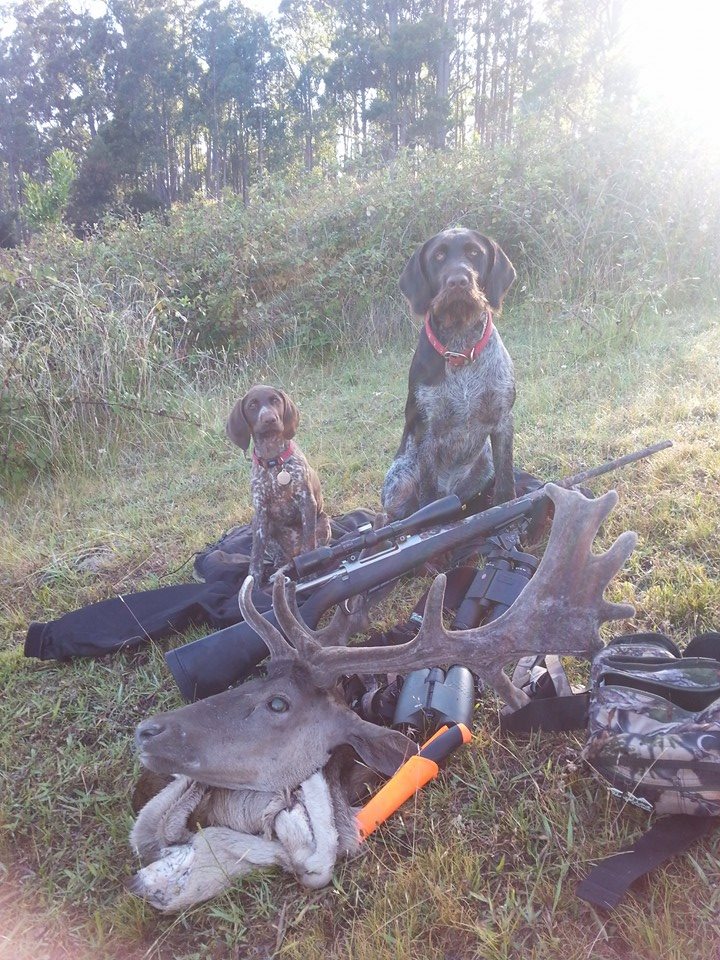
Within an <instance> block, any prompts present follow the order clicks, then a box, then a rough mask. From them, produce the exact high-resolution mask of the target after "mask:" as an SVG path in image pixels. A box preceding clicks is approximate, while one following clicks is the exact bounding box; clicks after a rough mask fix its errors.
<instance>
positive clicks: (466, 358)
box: [425, 309, 494, 367]
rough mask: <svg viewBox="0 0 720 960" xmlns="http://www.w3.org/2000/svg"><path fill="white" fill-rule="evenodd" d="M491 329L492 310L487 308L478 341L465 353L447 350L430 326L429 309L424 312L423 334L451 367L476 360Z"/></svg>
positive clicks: (484, 345) (462, 365)
mask: <svg viewBox="0 0 720 960" xmlns="http://www.w3.org/2000/svg"><path fill="white" fill-rule="evenodd" d="M493 329H494V328H493V318H492V311H491V310H489V309H488V310H486V311H485V329H484V330H483V335H482V336H481V337H480V339H479V340H478V342H477V343H476V344H475V346H474V347H471V348H470V349H469V350H467V351H466V352H465V353H456V352H455V351H454V350H448V349H447V347H444V346H443V345H442V344H441V343H440V341H439V340H438V338H437V337H436V336H435V334H434V333H433V329H432V327H431V326H430V311H428V312H427V313H426V314H425V336H426V337H427V338H428V340H429V341H430V345H431V346H432V347H433V348H434V349H435V350H437V352H438V353H439V354H440V356H441V357H442V358H443V359H444V360H445V361H446V362H447V363H449V364H450V366H451V367H464V366H465V364H466V363H472V362H473V360H477V358H478V357H479V356H480V354H481V353H482V351H483V350H484V349H485V347H486V346H487V342H488V340H489V339H490V336H491V334H492V332H493Z"/></svg>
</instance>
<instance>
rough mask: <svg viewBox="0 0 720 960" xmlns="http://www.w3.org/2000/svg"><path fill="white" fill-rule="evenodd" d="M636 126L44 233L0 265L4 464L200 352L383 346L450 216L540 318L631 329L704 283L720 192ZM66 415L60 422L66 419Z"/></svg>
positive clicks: (43, 455) (714, 269)
mask: <svg viewBox="0 0 720 960" xmlns="http://www.w3.org/2000/svg"><path fill="white" fill-rule="evenodd" d="M682 149H683V148H681V147H679V146H678V144H676V143H672V142H671V138H670V137H669V136H668V135H666V134H664V133H662V132H659V131H658V130H657V128H654V127H652V126H651V125H650V124H648V125H643V124H641V123H640V122H638V121H637V119H636V120H635V121H634V122H633V124H632V126H630V125H625V124H623V123H620V122H614V123H612V124H608V125H606V126H604V127H603V128H601V129H597V130H593V131H590V132H588V133H587V134H586V135H585V137H583V138H575V139H571V140H566V141H557V142H553V141H552V140H551V139H550V138H549V137H547V136H542V135H540V134H538V132H537V131H535V132H534V134H533V136H530V135H529V134H526V135H525V136H524V137H520V138H519V141H518V143H517V144H516V145H515V146H514V147H512V148H511V149H505V150H502V151H499V152H495V153H493V154H483V153H482V152H480V151H479V150H478V149H475V148H468V149H467V150H465V151H463V152H459V153H455V154H440V153H438V154H433V155H428V154H425V155H423V156H422V157H415V156H414V155H413V154H411V153H408V154H406V155H405V156H403V157H401V158H399V159H398V160H397V161H396V162H395V163H393V164H392V165H391V166H388V167H386V168H384V169H383V170H381V171H379V172H377V171H372V170H367V171H364V170H362V169H360V170H358V171H357V173H356V175H354V176H348V175H345V176H342V177H338V178H337V179H335V180H334V181H332V182H329V181H327V180H324V181H322V182H315V183H312V182H305V183H302V184H298V183H290V182H287V181H279V180H274V181H268V182H267V183H266V184H265V185H264V189H263V193H262V196H261V197H260V198H259V199H257V200H256V201H254V202H253V204H252V205H250V206H247V207H246V206H244V205H243V204H242V202H241V201H240V200H239V199H238V198H237V197H234V196H228V197H226V198H225V199H224V200H223V201H222V202H212V203H210V202H207V201H201V200H196V201H193V202H190V203H189V204H187V205H184V206H178V207H176V208H174V209H173V210H172V211H170V212H169V213H166V214H164V215H163V216H162V217H158V216H153V215H148V216H145V217H142V218H137V217H136V218H135V219H129V220H127V219H126V220H119V221H107V222H106V223H105V224H104V227H103V229H102V231H101V232H100V234H99V235H97V236H96V237H94V238H92V239H88V240H86V241H85V242H81V241H79V240H77V239H76V238H73V237H72V236H69V235H68V234H66V233H64V232H62V231H58V230H57V229H55V230H49V231H47V232H46V233H45V234H43V235H41V236H39V237H36V238H34V239H33V241H32V244H31V245H30V246H27V247H24V248H20V249H18V250H14V251H3V252H2V259H0V281H2V282H3V286H2V290H1V292H0V308H1V309H2V314H3V317H4V324H3V327H2V328H1V330H0V357H1V362H2V368H1V369H2V376H1V378H0V390H1V391H2V392H1V393H0V457H2V460H3V463H4V465H5V466H6V467H7V466H11V467H12V466H13V465H14V466H17V465H18V464H21V463H22V462H26V463H33V464H35V465H37V466H40V465H43V464H45V463H48V462H52V461H53V460H54V459H56V458H57V457H58V456H59V455H60V454H61V451H62V449H63V445H64V441H65V440H67V439H69V438H70V437H71V435H72V431H73V430H74V429H75V428H76V427H77V428H78V429H83V427H84V425H87V420H88V416H87V411H88V410H90V409H92V411H93V415H92V422H93V423H94V422H95V421H96V420H97V416H98V410H102V412H103V416H112V411H113V409H114V407H113V405H117V404H119V403H124V404H126V405H132V404H142V403H145V402H146V401H147V400H148V398H150V397H152V396H153V395H154V394H155V392H156V391H157V390H158V389H164V390H170V391H174V390H176V388H177V387H178V386H180V385H182V384H184V383H186V382H188V381H189V380H191V379H192V377H193V376H194V371H195V370H196V368H197V359H198V357H199V356H203V357H204V358H205V357H207V355H208V353H209V352H213V353H215V354H217V353H218V352H220V353H222V352H223V351H229V355H230V356H232V357H233V358H235V359H237V360H239V361H244V362H247V361H249V360H252V359H253V358H256V357H258V356H260V355H263V354H267V352H268V351H269V350H271V349H273V348H276V347H277V346H282V345H286V344H288V343H292V344H294V345H300V346H303V347H306V348H308V349H315V350H318V349H325V348H328V347H330V348H332V349H336V348H342V347H344V346H351V345H352V344H353V343H355V342H357V338H358V336H359V335H360V334H359V333H358V331H359V330H370V331H371V332H372V335H373V336H375V337H376V338H377V340H378V343H379V342H380V341H381V340H383V339H385V338H387V337H388V336H392V335H393V334H394V333H395V332H396V329H397V326H398V318H399V317H402V316H404V315H405V311H404V307H403V306H402V305H401V304H400V302H399V300H400V297H399V294H398V292H397V277H398V275H399V273H400V271H401V269H402V267H403V265H404V263H405V261H406V259H407V257H408V255H409V254H410V253H411V252H412V250H413V249H414V247H415V245H416V244H418V243H420V242H422V241H423V240H424V239H426V238H427V237H428V236H430V235H431V234H432V233H434V232H436V231H437V230H439V229H441V228H443V227H447V226H451V225H456V224H460V225H466V226H470V227H475V228H478V229H480V230H481V231H483V232H485V233H488V234H490V235H492V236H493V237H495V238H496V239H497V240H498V241H499V242H500V244H501V245H502V246H503V247H504V249H505V250H506V251H507V252H508V254H509V255H510V257H511V259H512V260H513V262H514V263H515V264H516V266H517V268H518V272H519V280H518V283H517V284H516V287H515V289H514V292H513V294H512V295H511V296H512V298H513V300H514V302H515V303H517V302H518V301H522V300H525V301H529V302H531V303H532V311H528V313H529V315H532V316H537V317H538V318H539V319H553V318H556V319H566V320H568V322H570V320H569V319H568V318H570V317H573V318H577V317H579V318H580V319H581V320H582V321H584V322H586V323H588V324H590V325H592V323H593V318H595V317H601V318H602V319H606V318H607V317H608V315H611V316H614V317H615V319H616V320H617V322H618V323H621V322H622V323H635V322H637V320H638V318H639V317H640V316H641V314H642V312H643V311H644V310H647V309H655V310H661V309H662V310H665V309H672V308H673V307H676V306H679V305H680V304H686V303H688V302H690V301H692V300H694V299H695V300H697V299H699V298H702V297H708V296H710V295H712V294H713V293H714V292H715V288H714V285H715V284H716V282H717V277H718V273H719V271H718V266H720V242H719V241H718V237H720V186H719V185H718V183H717V181H714V182H713V180H712V178H711V176H710V175H709V172H708V168H707V166H706V167H705V168H703V166H702V163H701V158H697V157H692V156H691V155H689V152H688V149H685V151H684V152H682ZM60 426H61V427H62V428H60Z"/></svg>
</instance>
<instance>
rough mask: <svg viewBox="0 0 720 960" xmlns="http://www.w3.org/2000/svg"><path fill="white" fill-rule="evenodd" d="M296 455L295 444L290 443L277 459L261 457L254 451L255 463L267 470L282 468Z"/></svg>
mask: <svg viewBox="0 0 720 960" xmlns="http://www.w3.org/2000/svg"><path fill="white" fill-rule="evenodd" d="M293 453H295V444H294V443H289V444H288V445H287V446H286V447H285V449H284V450H283V452H282V453H280V454H278V456H277V457H259V456H258V455H257V454H256V453H255V451H254V450H253V455H252V459H253V463H256V464H257V465H258V466H259V467H264V469H265V470H267V469H268V468H269V467H281V466H282V465H283V464H284V463H285V461H286V460H289V459H290V457H291V456H292V455H293Z"/></svg>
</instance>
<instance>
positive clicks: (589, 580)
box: [132, 484, 636, 909]
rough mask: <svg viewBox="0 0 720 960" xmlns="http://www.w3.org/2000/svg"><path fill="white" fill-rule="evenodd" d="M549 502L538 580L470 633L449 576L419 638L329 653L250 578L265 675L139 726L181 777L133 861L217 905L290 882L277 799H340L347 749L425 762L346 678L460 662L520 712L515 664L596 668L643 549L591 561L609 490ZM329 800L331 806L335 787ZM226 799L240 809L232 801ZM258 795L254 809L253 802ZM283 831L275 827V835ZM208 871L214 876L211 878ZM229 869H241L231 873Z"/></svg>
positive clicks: (555, 491)
mask: <svg viewBox="0 0 720 960" xmlns="http://www.w3.org/2000/svg"><path fill="white" fill-rule="evenodd" d="M547 493H548V496H549V497H550V499H551V500H552V501H553V503H554V506H555V516H554V521H553V525H552V530H551V534H550V539H549V542H548V545H547V548H546V550H545V554H544V556H543V559H542V561H541V563H540V566H539V567H538V570H537V572H536V574H535V576H534V577H533V578H532V580H531V581H530V583H529V584H528V586H527V587H525V589H524V590H523V592H522V593H521V594H520V596H519V597H518V599H517V600H516V601H515V603H514V604H513V605H512V606H511V607H510V609H509V610H508V611H507V612H506V613H505V614H503V616H501V617H500V618H499V619H497V620H495V621H492V622H491V623H488V624H483V625H481V626H480V627H477V628H475V629H472V630H456V631H451V630H448V629H447V628H446V627H445V626H444V625H443V622H442V611H443V598H444V591H445V577H444V576H443V575H440V576H438V577H437V579H436V580H435V582H434V583H433V586H432V587H431V589H430V592H429V594H428V599H427V603H426V606H425V614H424V618H423V624H422V626H421V628H420V630H419V632H418V634H417V636H416V637H415V638H414V639H413V640H411V641H409V642H408V643H405V644H399V645H397V646H389V647H345V646H338V645H331V641H332V639H333V637H332V635H331V632H328V631H325V632H324V633H320V632H314V631H311V630H309V629H308V627H307V626H306V625H305V624H304V623H303V622H302V619H301V617H300V614H299V612H298V609H297V605H296V603H295V597H294V591H293V590H290V591H289V592H288V591H287V590H286V585H285V582H284V581H283V579H282V578H279V577H278V578H277V579H276V581H275V584H274V589H273V606H274V610H275V615H276V618H277V622H278V624H279V627H280V628H281V630H282V632H281V630H278V629H276V628H275V627H274V626H272V625H271V624H270V623H268V621H267V620H265V619H264V618H263V617H262V616H261V615H260V614H259V613H258V612H257V610H256V609H255V607H254V605H253V603H252V599H251V592H252V578H248V579H247V580H246V581H245V583H244V584H243V587H242V589H241V591H240V606H241V608H242V611H243V614H244V617H245V620H246V621H247V622H248V623H249V624H250V625H251V626H252V627H253V629H254V630H256V632H257V633H258V634H259V635H260V636H261V637H262V639H263V640H264V642H265V643H266V644H267V647H268V650H269V652H270V660H269V662H268V669H267V676H266V677H263V678H256V679H253V680H251V681H249V682H248V683H245V684H242V686H240V687H237V688H235V689H232V690H227V691H225V692H224V693H221V694H217V695H216V696H214V697H209V698H208V699H206V700H201V701H199V702H197V703H193V704H190V705H188V706H185V707H181V708H180V709H178V710H173V711H170V712H168V713H164V714H159V715H157V716H156V717H154V718H151V719H149V720H145V721H143V723H141V724H140V725H139V726H138V729H137V733H136V741H137V744H138V748H139V751H140V759H141V762H142V763H143V764H144V765H145V766H146V767H148V768H149V769H150V770H152V771H154V772H156V773H165V774H180V775H182V778H181V779H180V780H179V781H174V782H173V784H172V785H171V787H172V788H173V789H172V791H171V793H170V794H169V795H168V796H169V797H172V798H173V803H171V804H170V805H168V804H166V805H165V806H163V804H162V803H160V802H159V801H158V805H157V807H156V808H152V810H151V811H150V812H148V814H145V809H143V811H141V813H140V817H139V818H138V822H137V824H136V826H135V828H134V830H133V835H132V836H133V844H134V846H135V848H136V849H137V850H138V852H139V853H140V854H141V855H142V856H144V857H146V858H150V859H152V857H154V856H156V855H157V854H158V853H159V854H160V856H161V858H163V860H164V861H168V858H172V857H176V858H177V863H175V861H173V864H174V865H173V864H171V866H172V870H171V872H173V877H175V876H176V874H178V873H180V874H184V873H189V874H193V873H194V872H197V870H198V869H200V867H199V866H198V865H199V864H202V870H203V871H209V872H210V873H212V874H213V877H212V882H211V883H208V884H206V885H205V886H204V887H202V889H204V890H213V891H216V892H217V891H218V890H219V889H223V888H224V886H227V884H228V883H229V882H230V879H231V877H232V876H233V875H237V873H238V872H244V871H245V869H246V867H248V866H249V865H250V864H253V865H263V864H265V863H266V862H268V860H269V859H272V862H273V863H275V864H278V865H280V866H282V867H283V868H284V869H288V865H287V864H288V863H291V858H290V859H288V857H287V855H285V854H282V855H281V854H280V853H279V852H278V849H277V847H273V846H270V847H268V846H265V844H272V842H273V841H272V839H268V838H267V823H268V822H269V819H268V818H271V814H272V813H274V811H275V809H276V804H277V802H278V801H277V797H278V796H282V797H287V796H288V794H289V795H290V796H292V795H294V792H296V791H298V789H300V790H303V789H305V784H306V782H308V781H309V780H310V779H311V778H312V777H313V775H314V774H316V773H318V772H319V771H323V770H325V771H326V774H327V776H329V781H328V782H330V783H332V784H333V785H337V784H340V786H342V779H343V777H342V775H340V774H338V772H337V770H336V769H335V768H334V767H333V765H332V763H330V761H331V758H332V756H333V754H334V752H335V751H336V750H337V749H338V748H339V747H340V746H341V745H344V744H347V745H350V746H352V747H353V748H354V750H355V751H356V752H357V754H358V755H359V756H360V758H361V759H362V760H363V761H364V762H365V763H366V764H367V765H368V766H369V767H371V768H372V769H373V770H376V771H379V772H380V773H383V774H391V773H393V772H394V771H395V770H396V768H397V767H398V766H399V765H400V763H401V762H402V761H403V760H404V759H405V757H406V756H408V755H409V754H410V753H414V752H416V750H417V747H416V745H415V744H413V743H412V742H411V741H410V740H408V738H406V737H405V736H404V735H403V734H401V733H399V732H398V731H395V730H390V729H387V728H381V727H378V726H375V725H373V724H370V723H367V722H366V721H364V720H361V719H360V717H358V716H357V715H356V714H355V713H353V711H352V710H351V709H350V708H349V707H348V706H347V705H346V704H345V702H344V700H343V698H342V697H341V696H340V695H339V693H338V690H337V683H338V680H339V678H340V677H341V676H343V675H346V674H354V673H366V674H367V673H390V672H392V673H398V672H399V673H406V672H408V671H410V670H415V669H418V668H422V667H430V666H435V665H438V666H440V665H444V664H448V663H460V664H463V665H465V666H467V667H468V668H469V669H470V670H472V671H473V672H474V673H475V674H476V675H478V676H479V677H480V678H481V679H482V680H483V681H484V682H485V683H486V684H488V685H490V686H492V687H493V688H494V689H495V691H496V692H497V693H498V695H499V696H500V698H501V699H502V700H503V701H504V702H505V703H506V704H508V705H510V706H511V707H512V708H518V707H520V706H523V705H524V704H525V703H526V702H527V699H528V698H527V696H526V695H525V694H524V693H523V691H521V690H520V689H519V688H517V687H515V686H514V685H513V683H512V682H511V680H510V679H509V678H508V676H507V675H506V674H505V673H504V671H503V667H505V666H506V665H507V664H509V663H511V662H514V661H517V660H518V659H520V658H521V657H524V656H529V655H532V654H544V653H554V654H558V655H561V656H575V657H581V658H588V659H589V658H591V657H592V656H593V654H594V653H595V652H596V651H597V650H598V649H599V648H600V647H601V646H602V641H601V640H600V635H599V627H600V625H601V624H602V623H604V622H606V621H609V620H617V619H622V618H625V617H630V616H632V615H633V613H634V609H633V607H632V606H630V605H629V604H615V603H609V602H607V601H606V600H605V599H604V598H603V593H604V591H605V588H606V587H607V585H608V583H609V582H610V580H611V579H612V578H613V576H614V575H615V574H616V573H617V572H618V570H619V569H620V568H621V567H622V565H623V564H624V563H625V561H626V560H627V558H628V557H629V555H630V553H631V552H632V550H633V549H634V546H635V542H636V535H635V534H634V533H630V532H626V533H623V534H622V535H621V536H620V537H618V538H617V540H616V541H615V542H614V543H613V545H612V546H611V547H610V549H609V550H607V551H606V552H605V553H603V554H600V555H594V554H593V553H592V549H591V548H592V543H593V540H594V538H595V536H596V534H597V531H598V529H599V527H600V524H601V523H602V522H603V520H604V519H605V517H607V515H608V514H609V513H610V511H611V510H612V509H613V507H614V506H615V504H616V503H617V494H616V493H615V492H614V491H611V492H609V493H607V494H605V495H604V496H603V497H600V498H598V499H597V500H589V499H587V498H585V497H584V496H583V495H582V494H580V493H579V492H577V491H569V490H564V489H563V488H561V487H557V486H555V485H554V484H548V486H547ZM339 632H341V631H338V633H339ZM178 784H179V785H178ZM201 785H203V786H201ZM208 787H210V788H215V791H214V793H213V795H212V798H211V799H210V800H207V801H206V802H207V803H209V805H210V809H211V810H212V811H213V813H212V818H211V819H212V826H207V827H205V828H204V830H203V831H201V832H200V833H195V834H192V835H191V825H189V824H188V817H189V816H190V814H191V813H192V812H193V810H194V809H195V807H194V806H193V804H194V802H195V799H196V798H198V797H199V798H200V799H201V800H202V799H204V798H205V796H206V794H205V790H206V788H208ZM328 789H329V790H330V792H331V794H332V790H333V789H335V786H333V787H332V788H330V787H329V788H328ZM228 791H230V792H231V794H237V796H234V797H230V798H229V797H228V796H227V792H228ZM253 792H254V793H257V794H259V796H256V797H249V796H247V794H248V793H253ZM186 794H187V798H188V799H187V800H186V801H185V800H183V798H184V797H185V796H186ZM333 796H334V797H335V798H337V799H335V800H333V801H332V804H334V806H333V816H334V818H335V823H336V824H337V823H338V822H344V823H346V824H347V822H348V820H349V818H350V817H351V815H352V808H351V805H350V802H349V800H348V792H347V790H342V789H340V790H336V792H335V794H334V795H333ZM178 798H179V799H178ZM176 799H177V802H178V805H177V806H175V805H174V804H175V800H176ZM199 802H200V800H198V803H199ZM151 803H153V801H151ZM183 804H184V806H183ZM226 804H229V806H226ZM148 806H150V805H148ZM320 806H322V804H321V805H320ZM191 807H192V809H190V808H191ZM239 810H240V811H241V814H238V811H239ZM183 811H185V812H183ZM318 815H320V814H318ZM310 816H311V819H312V816H314V814H311V815H310ZM338 818H339V819H338ZM277 821H278V818H277V817H275V819H274V820H273V824H274V825H275V829H277ZM211 830H212V831H213V832H212V835H211V836H210V831H211ZM175 837H177V839H176V840H175V839H174V838H175ZM188 837H189V838H190V839H188ZM203 837H204V839H203ZM261 840H262V843H260V841H261ZM256 841H257V842H256ZM203 845H206V846H208V847H210V848H211V854H207V855H205V856H204V858H203V857H201V856H200V852H199V851H200V850H204V846H203ZM187 846H189V847H190V848H191V850H192V851H193V854H194V857H195V859H192V858H189V854H188V852H187V851H185V852H178V851H179V848H180V847H183V848H184V847H187ZM353 848H354V847H353V841H352V839H351V838H350V837H349V836H348V835H347V834H342V839H341V840H340V841H339V842H338V846H337V853H347V852H350V851H351V850H352V849H353ZM168 850H169V852H168ZM242 851H245V852H242ZM212 858H215V860H216V861H217V864H218V867H217V870H215V872H214V873H213V870H212V867H211V865H210V862H211V860H212ZM232 864H235V866H236V867H237V869H235V868H233V869H232V870H231V866H232ZM168 869H169V868H168ZM290 869H295V868H293V867H292V865H291V866H290ZM233 871H234V872H233ZM141 873H142V871H141ZM326 873H327V871H326V872H325V873H322V871H321V872H320V873H318V874H317V876H318V877H320V876H321V875H322V876H325V875H326ZM138 876H139V875H138ZM302 877H303V874H302V870H301V871H300V874H299V879H301V882H306V881H305V880H303V879H302ZM173 882H175V880H173ZM310 885H312V883H311V884H310ZM185 888H186V889H187V890H191V891H195V893H194V894H193V895H198V894H197V891H198V889H200V884H199V883H197V884H196V883H195V880H194V878H193V882H192V883H190V882H189V881H186V882H185ZM134 892H136V893H138V894H140V895H141V896H145V897H146V898H147V899H150V902H154V901H153V897H152V895H149V894H148V886H147V885H145V886H143V885H135V887H134ZM208 895H210V896H212V895H213V894H212V893H210V894H208ZM185 899H187V896H186V897H185ZM183 903H185V900H183ZM161 909H176V908H174V907H167V906H161Z"/></svg>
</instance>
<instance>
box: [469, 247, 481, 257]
mask: <svg viewBox="0 0 720 960" xmlns="http://www.w3.org/2000/svg"><path fill="white" fill-rule="evenodd" d="M467 254H468V256H469V257H479V256H480V251H479V250H478V248H477V247H470V249H469V250H468V252H467Z"/></svg>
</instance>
